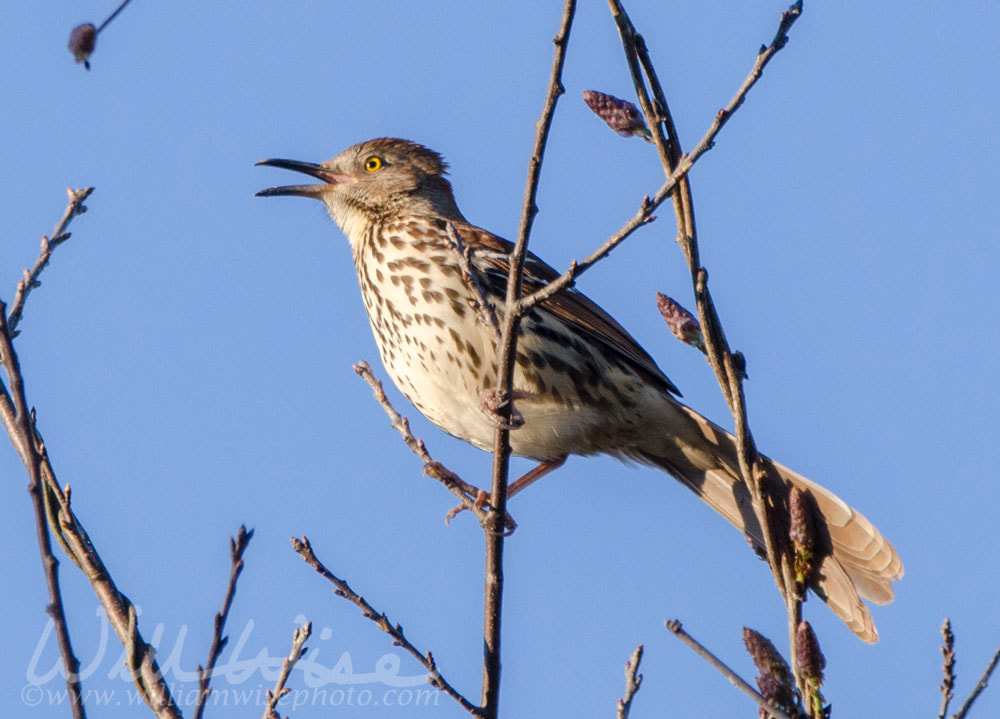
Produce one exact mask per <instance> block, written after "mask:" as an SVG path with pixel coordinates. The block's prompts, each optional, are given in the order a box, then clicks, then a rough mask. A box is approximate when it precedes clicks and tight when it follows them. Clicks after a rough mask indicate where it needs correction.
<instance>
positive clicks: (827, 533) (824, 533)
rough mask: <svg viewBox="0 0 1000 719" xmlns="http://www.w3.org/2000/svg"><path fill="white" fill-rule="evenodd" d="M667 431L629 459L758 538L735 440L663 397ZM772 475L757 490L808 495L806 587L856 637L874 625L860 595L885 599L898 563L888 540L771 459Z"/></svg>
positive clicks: (872, 632) (871, 636)
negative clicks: (811, 551)
mask: <svg viewBox="0 0 1000 719" xmlns="http://www.w3.org/2000/svg"><path fill="white" fill-rule="evenodd" d="M669 414H670V416H669V417H668V418H667V420H666V421H667V422H668V424H667V426H669V427H670V432H667V433H664V436H663V437H662V438H661V439H660V441H658V442H657V443H655V444H651V443H648V442H647V443H644V444H643V445H642V446H641V447H636V448H633V449H630V450H629V451H628V453H627V454H628V455H629V456H631V457H632V458H634V459H637V460H639V461H641V462H645V463H648V464H653V465H655V466H658V467H660V468H662V469H664V470H666V471H667V472H669V473H670V474H672V475H673V476H674V477H676V478H677V479H679V480H680V481H681V482H682V483H683V484H685V485H686V486H687V487H689V488H690V489H691V490H693V491H694V492H695V493H696V494H697V495H698V496H699V497H701V498H702V499H703V500H704V501H705V502H706V503H707V504H708V505H709V506H711V507H712V508H713V509H714V510H716V511H717V512H718V513H719V514H721V515H722V516H723V517H725V518H726V519H727V520H728V521H729V522H730V523H731V524H733V525H735V526H736V527H737V528H738V529H740V530H742V531H743V532H745V533H746V534H748V535H750V536H751V537H753V538H754V539H755V540H756V541H758V542H760V543H761V544H763V536H762V532H761V529H760V525H759V523H758V522H757V516H756V513H755V512H754V508H753V501H752V499H751V497H750V492H749V490H748V489H747V487H746V485H745V484H744V483H743V481H742V479H741V477H740V473H739V462H738V457H737V450H736V440H735V439H734V438H733V436H732V435H730V434H729V433H728V432H726V431H725V430H723V429H722V428H721V427H719V426H717V425H715V424H713V423H712V422H710V421H708V420H707V419H705V418H704V417H702V416H701V415H699V414H698V413H697V412H695V411H694V410H691V409H689V408H688V407H685V406H684V405H682V404H679V403H676V402H673V401H672V400H671V402H670V407H669ZM771 464H772V466H773V468H774V469H775V470H776V474H777V475H778V477H780V479H781V480H783V481H780V482H772V483H771V484H772V485H773V486H768V487H765V491H767V492H770V493H773V494H778V495H786V494H787V492H788V489H789V486H790V485H791V486H796V487H799V488H800V489H802V490H805V491H806V492H808V494H809V495H810V496H811V497H812V499H813V502H814V506H815V508H816V510H817V514H818V515H821V516H818V517H817V520H818V522H817V529H818V534H819V535H820V536H819V537H818V539H819V542H818V544H819V546H818V557H819V558H820V564H819V568H818V570H817V571H816V572H815V576H814V577H813V579H812V581H811V584H810V587H811V588H812V589H813V590H814V591H815V592H816V594H817V596H819V597H820V599H822V600H823V601H824V602H826V604H827V605H828V606H829V607H830V609H832V610H833V612H834V613H835V614H836V615H837V616H838V617H840V618H841V619H842V620H843V621H844V623H845V624H847V626H848V627H849V628H850V629H851V630H852V631H853V632H854V633H855V634H857V635H858V637H859V638H861V639H862V640H864V641H866V642H869V643H873V642H876V641H878V632H877V631H876V629H875V625H874V623H873V622H872V618H871V614H870V613H869V611H868V607H867V606H865V604H864V602H863V601H862V598H864V599H867V600H869V601H872V602H874V603H876V604H887V603H889V602H891V601H892V599H893V589H892V582H893V581H894V580H897V579H900V578H902V576H903V563H902V561H900V558H899V555H898V554H897V553H896V550H895V549H894V548H893V546H892V544H891V543H890V542H889V541H888V540H887V539H886V538H885V537H883V536H882V535H881V533H879V531H878V530H877V529H876V528H875V527H874V526H873V525H872V523H871V522H869V521H868V520H867V519H866V518H865V517H864V516H863V515H861V514H860V513H858V512H857V511H855V510H854V509H852V508H851V507H849V506H848V505H847V504H846V503H844V502H843V500H841V499H840V498H839V497H837V496H836V495H835V494H833V493H832V492H830V491H829V490H827V489H825V488H823V487H821V486H820V485H818V484H816V483H815V482H811V481H810V480H808V479H806V478H805V477H803V476H801V475H800V474H797V473H796V472H793V471H792V470H790V469H788V468H787V467H784V466H782V465H780V464H778V463H777V462H772V463H771Z"/></svg>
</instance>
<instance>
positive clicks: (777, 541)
mask: <svg viewBox="0 0 1000 719" xmlns="http://www.w3.org/2000/svg"><path fill="white" fill-rule="evenodd" d="M609 5H610V6H611V10H612V15H613V16H614V19H615V22H616V24H617V26H618V29H619V34H620V36H621V39H622V46H623V48H624V50H625V55H626V60H627V61H628V65H629V69H630V71H631V73H632V80H633V84H634V85H635V88H636V94H637V96H638V98H639V102H640V105H641V107H642V110H643V113H644V114H645V116H646V120H647V123H648V124H649V126H650V127H651V128H652V130H653V138H654V141H655V143H656V145H657V149H658V151H659V154H660V161H661V163H662V165H663V169H664V173H665V174H666V175H667V178H668V179H667V184H670V182H671V179H672V178H674V177H677V175H678V172H680V173H682V179H680V181H679V182H677V183H676V190H675V191H674V192H673V198H674V212H675V215H676V216H677V226H678V237H677V240H678V242H679V243H680V245H681V248H682V250H683V251H684V256H685V258H686V259H687V263H688V268H689V270H690V272H691V279H692V283H693V285H694V294H695V300H696V304H697V308H698V315H699V319H700V322H701V326H702V328H703V332H704V338H705V349H706V350H707V352H706V354H707V356H708V359H709V363H710V364H711V366H712V369H713V371H714V372H715V375H716V379H717V380H718V382H719V386H720V388H721V389H722V393H723V395H724V397H725V399H726V402H727V404H728V405H729V409H730V412H731V413H732V415H733V419H734V422H735V435H736V442H737V449H738V454H739V464H740V474H741V475H742V477H743V480H744V482H745V483H746V485H747V487H748V488H749V490H750V493H751V496H752V497H753V499H754V502H753V505H754V509H755V513H756V515H757V521H758V523H759V524H760V526H761V531H762V533H763V535H764V536H763V539H764V549H765V554H766V557H767V560H768V564H769V566H770V567H771V571H772V573H773V574H774V578H775V582H776V584H777V585H778V589H779V590H780V592H781V595H782V598H783V599H784V601H785V604H786V608H787V610H788V618H789V627H788V632H789V644H790V646H791V656H792V666H793V667H795V670H796V680H797V682H798V683H799V686H800V689H801V688H802V686H803V685H802V682H801V678H800V677H799V676H798V662H797V660H796V643H795V636H796V630H797V628H798V625H799V623H800V621H801V618H802V607H801V596H800V595H799V592H798V591H797V590H796V586H795V582H794V581H793V579H792V577H793V572H792V568H791V552H790V550H789V548H788V542H787V540H786V539H785V538H784V536H782V534H781V533H780V531H779V529H778V528H779V527H780V525H781V522H779V521H774V519H773V518H772V516H771V511H769V506H770V505H769V504H768V503H766V502H765V501H764V500H765V497H764V495H763V492H762V490H761V482H762V481H763V479H764V477H765V476H766V472H767V469H766V465H765V464H764V463H763V462H762V461H761V458H760V455H759V454H758V452H757V448H756V446H755V444H754V441H753V436H752V435H751V434H750V428H749V424H748V421H747V412H746V405H745V397H744V394H743V378H744V376H745V372H744V361H743V359H742V356H740V357H739V359H737V356H736V355H734V353H733V352H732V351H731V350H730V347H729V343H728V342H727V340H726V336H725V332H724V331H723V329H722V322H721V320H720V319H719V316H718V312H717V311H716V308H715V304H714V302H713V301H712V297H711V294H710V293H709V291H708V272H707V271H706V270H705V268H704V267H702V266H701V262H700V257H699V250H698V241H697V234H696V231H695V224H694V210H693V201H692V199H691V188H690V184H689V183H688V181H687V178H686V173H687V172H688V171H689V170H690V168H691V167H692V166H693V164H694V162H695V161H696V160H697V159H698V158H699V157H700V156H701V155H703V154H704V153H705V152H707V151H708V150H710V149H711V148H712V147H714V145H715V138H716V137H717V136H718V134H719V132H720V131H721V130H722V127H723V126H724V125H725V124H726V122H728V120H729V118H731V117H732V115H733V114H734V113H735V112H736V110H737V109H739V107H740V106H741V105H742V104H743V102H744V100H745V99H746V96H747V94H748V93H749V92H750V89H751V88H752V87H753V86H754V85H755V84H756V82H757V80H758V79H760V77H761V74H762V73H763V70H764V67H765V66H766V65H767V63H768V62H770V60H771V58H773V57H774V55H775V54H776V53H777V52H778V51H779V50H781V49H782V48H783V47H784V46H785V44H786V43H787V42H788V31H789V29H790V28H791V26H792V24H793V23H794V22H795V21H796V20H797V19H798V17H799V16H800V15H801V13H802V3H801V0H798V2H796V3H795V4H793V5H792V6H791V7H790V8H789V9H788V11H787V12H785V13H783V14H782V16H781V21H780V23H779V25H778V30H777V32H776V33H775V36H774V39H773V40H772V42H771V44H770V45H769V46H767V47H762V48H761V50H760V52H759V53H758V54H757V58H756V59H755V61H754V65H753V67H752V68H751V70H750V73H749V74H748V75H747V77H746V79H745V80H744V81H743V83H742V84H741V85H740V87H739V89H738V90H737V92H736V94H735V95H734V96H733V98H732V99H731V100H730V101H729V103H728V104H727V105H726V106H725V107H724V108H723V109H722V110H720V111H719V112H718V113H716V116H715V119H714V120H713V122H712V123H711V125H710V126H709V128H708V131H707V132H706V133H705V134H704V136H703V137H702V138H701V140H700V141H699V142H698V144H697V145H696V146H695V148H694V149H693V150H692V151H691V152H690V153H689V154H687V155H683V154H681V144H680V138H679V137H678V135H677V131H676V126H675V124H674V122H673V119H672V117H671V115H670V111H669V108H668V106H667V102H666V98H665V95H664V93H663V88H662V87H661V85H660V82H659V79H658V77H657V75H656V72H655V69H654V68H653V63H652V60H651V59H650V57H649V52H648V50H647V48H646V44H645V41H644V40H643V39H642V36H641V35H639V34H638V33H636V31H635V28H634V26H633V25H632V22H631V20H629V18H628V15H627V13H626V12H625V10H624V8H623V7H622V4H621V2H620V1H619V0H609ZM644 76H645V79H644ZM646 80H648V81H649V83H650V86H651V88H652V91H653V97H654V98H655V99H656V104H657V107H655V108H654V107H653V105H652V103H651V102H650V99H649V95H648V93H647V91H646V84H645V83H646ZM664 132H665V133H666V136H664ZM661 189H662V188H661ZM660 195H661V193H660V192H658V193H657V198H659V197H660ZM654 201H655V200H654Z"/></svg>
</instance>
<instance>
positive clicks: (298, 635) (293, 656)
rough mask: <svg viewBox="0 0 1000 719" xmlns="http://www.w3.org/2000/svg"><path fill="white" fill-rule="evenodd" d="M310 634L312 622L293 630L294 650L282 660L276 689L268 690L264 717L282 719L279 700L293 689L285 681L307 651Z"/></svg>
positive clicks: (266, 718) (265, 718)
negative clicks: (305, 646) (306, 646)
mask: <svg viewBox="0 0 1000 719" xmlns="http://www.w3.org/2000/svg"><path fill="white" fill-rule="evenodd" d="M310 634H312V622H306V623H305V624H303V625H302V626H301V627H295V631H294V632H292V650H291V651H290V652H288V656H287V657H285V659H284V660H283V661H282V662H281V673H279V674H278V681H277V682H275V684H274V689H273V690H272V689H268V690H267V705H266V706H265V707H264V715H263V719H281V715H280V714H279V713H278V709H277V707H278V702H279V701H281V698H282V697H283V696H285V695H286V694H287V693H288V692H289V691H291V690H290V689H289V688H288V687H286V686H285V682H287V681H288V677H289V675H290V674H291V673H292V669H293V668H294V667H295V664H296V663H297V662H298V661H299V659H301V658H302V655H303V654H304V653H305V648H304V645H305V643H306V640H307V639H308V638H309V635H310Z"/></svg>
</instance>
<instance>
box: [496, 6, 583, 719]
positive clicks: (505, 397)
mask: <svg viewBox="0 0 1000 719" xmlns="http://www.w3.org/2000/svg"><path fill="white" fill-rule="evenodd" d="M575 12H576V0H566V3H565V5H564V7H563V14H562V20H561V22H560V25H559V31H558V32H557V33H556V36H555V37H554V38H553V40H552V43H553V44H554V45H555V51H554V53H553V57H552V72H551V76H550V78H549V86H548V91H547V92H546V96H545V105H544V107H543V108H542V114H541V116H540V117H539V118H538V121H537V122H536V123H535V141H534V146H533V148H532V151H531V159H530V161H529V164H528V177H527V180H526V181H525V187H524V201H523V204H522V207H521V223H520V226H519V228H518V232H517V241H516V242H515V243H514V249H513V250H512V252H511V255H510V272H509V274H508V277H507V297H506V304H505V311H504V318H503V331H502V332H501V339H500V343H499V345H498V347H497V367H496V371H497V392H496V399H497V415H498V417H499V418H500V420H501V422H502V424H501V426H499V427H498V428H497V431H496V436H495V440H494V443H493V478H492V486H491V492H490V504H492V505H493V509H494V513H493V514H492V515H491V516H490V517H489V518H488V521H487V525H486V530H485V534H486V569H485V585H486V586H485V590H484V594H485V601H484V606H483V614H484V617H483V691H482V705H483V716H484V717H486V718H487V719H496V717H497V715H498V712H499V701H500V620H501V612H502V605H503V545H504V531H503V522H504V519H505V517H506V515H507V483H508V474H509V469H510V454H511V450H510V430H509V429H507V427H509V426H510V424H511V417H512V416H513V415H512V410H513V402H512V395H513V381H514V359H515V357H516V354H517V335H518V329H519V327H520V321H521V315H520V313H519V312H518V300H519V299H520V298H521V280H522V277H523V275H524V257H525V253H526V252H527V247H528V237H529V235H530V234H531V225H532V222H533V221H534V219H535V215H536V214H537V213H538V207H537V205H536V204H535V195H536V193H537V191H538V180H539V177H540V175H541V169H542V158H543V157H544V155H545V144H546V141H547V140H548V136H549V128H550V127H551V126H552V116H553V114H554V113H555V109H556V102H557V101H558V100H559V96H560V95H562V94H563V92H564V91H565V90H564V88H563V85H562V70H563V64H564V62H565V60H566V46H567V44H568V42H569V34H570V29H571V28H572V25H573V16H574V14H575Z"/></svg>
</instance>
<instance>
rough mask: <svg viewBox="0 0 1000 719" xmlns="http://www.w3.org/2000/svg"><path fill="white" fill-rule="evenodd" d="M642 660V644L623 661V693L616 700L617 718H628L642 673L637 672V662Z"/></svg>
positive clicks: (640, 682)
mask: <svg viewBox="0 0 1000 719" xmlns="http://www.w3.org/2000/svg"><path fill="white" fill-rule="evenodd" d="M641 661H642V645H641V644H640V645H639V646H637V647H636V648H635V651H634V652H632V654H631V656H629V658H628V661H627V662H625V695H624V696H623V697H622V698H621V699H619V700H618V715H617V716H618V719H628V713H629V711H631V710H632V700H633V699H634V698H635V694H636V692H638V691H639V685H640V684H642V674H639V662H641Z"/></svg>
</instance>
